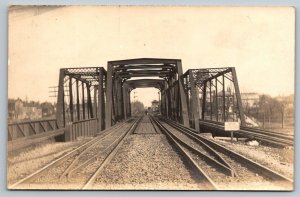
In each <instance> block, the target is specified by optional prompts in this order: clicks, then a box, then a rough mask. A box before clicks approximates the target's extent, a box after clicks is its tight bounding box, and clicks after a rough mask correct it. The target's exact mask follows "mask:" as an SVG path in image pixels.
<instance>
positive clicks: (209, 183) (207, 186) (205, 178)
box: [154, 119, 218, 190]
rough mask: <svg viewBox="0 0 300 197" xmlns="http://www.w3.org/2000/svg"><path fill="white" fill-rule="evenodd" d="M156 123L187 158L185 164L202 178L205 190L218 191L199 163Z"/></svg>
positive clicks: (168, 132) (166, 130)
mask: <svg viewBox="0 0 300 197" xmlns="http://www.w3.org/2000/svg"><path fill="white" fill-rule="evenodd" d="M154 122H155V123H156V124H157V126H158V127H159V128H160V129H161V131H163V133H164V134H165V135H166V136H167V138H168V139H169V141H170V143H171V144H172V145H173V146H175V148H176V149H177V150H178V151H179V152H180V153H181V155H182V156H183V158H185V162H187V164H189V165H190V166H191V167H192V169H193V170H194V172H196V173H197V175H198V177H199V178H200V177H201V183H204V186H205V189H207V190H217V189H218V187H217V185H216V184H215V183H214V182H213V180H211V178H210V177H209V176H208V175H207V174H206V173H205V172H204V170H203V169H202V168H201V167H200V166H199V165H198V164H197V162H196V161H195V160H194V159H193V158H192V156H191V155H190V153H188V151H186V150H185V149H184V148H183V147H182V145H180V143H179V142H178V141H177V139H176V138H175V137H174V136H173V135H172V134H171V132H170V131H168V129H166V128H165V127H164V126H163V125H162V124H161V123H160V122H159V121H157V120H155V119H154Z"/></svg>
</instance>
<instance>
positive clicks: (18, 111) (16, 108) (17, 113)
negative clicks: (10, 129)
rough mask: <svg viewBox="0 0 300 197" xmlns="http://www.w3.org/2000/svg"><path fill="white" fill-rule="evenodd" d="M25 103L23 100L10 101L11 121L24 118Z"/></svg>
mask: <svg viewBox="0 0 300 197" xmlns="http://www.w3.org/2000/svg"><path fill="white" fill-rule="evenodd" d="M23 106H24V103H23V101H22V100H21V99H19V98H18V99H8V118H9V119H10V120H15V119H18V118H19V117H21V116H22V109H23Z"/></svg>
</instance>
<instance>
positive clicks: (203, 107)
mask: <svg viewBox="0 0 300 197" xmlns="http://www.w3.org/2000/svg"><path fill="white" fill-rule="evenodd" d="M148 77H150V78H148ZM144 87H153V88H157V89H158V90H159V91H160V97H161V99H160V106H161V107H160V113H161V115H162V116H163V117H164V118H167V119H170V120H174V121H176V122H179V123H181V124H183V125H184V126H186V127H190V128H193V129H195V131H196V132H211V133H212V134H213V135H214V136H215V135H221V136H228V135H229V134H228V132H224V122H226V121H235V122H237V121H239V122H240V124H241V130H240V131H239V132H236V134H235V136H236V137H239V136H243V137H245V136H246V137H251V138H256V139H259V140H262V141H265V142H268V143H273V144H277V145H286V144H288V145H292V144H293V142H286V141H283V139H282V138H283V136H282V135H281V136H276V135H277V134H276V133H275V137H274V136H273V135H274V133H272V138H273V137H274V139H270V138H269V137H268V139H267V138H266V137H265V136H264V135H270V132H267V131H262V130H259V129H253V128H249V127H246V126H247V125H246V122H245V116H244V112H243V107H242V102H241V95H240V90H239V86H238V81H237V75H236V71H235V68H234V67H224V68H201V69H189V70H187V71H186V72H185V73H183V70H182V62H181V60H180V59H161V58H140V59H127V60H117V61H109V62H108V63H107V71H106V70H105V69H104V68H103V67H80V68H62V69H60V73H59V84H58V96H57V114H56V119H55V120H45V121H35V122H32V121H31V122H24V123H16V124H9V126H8V130H9V132H8V133H9V134H8V138H9V140H10V141H14V140H15V139H19V138H22V139H25V140H26V143H20V144H21V145H19V146H20V147H22V146H23V145H24V144H27V143H34V142H35V141H39V140H40V139H42V138H43V137H44V138H47V137H51V136H56V138H57V139H58V137H57V136H60V137H61V138H62V140H65V141H70V140H74V139H76V138H77V137H79V136H94V135H95V134H96V133H98V132H99V131H101V130H104V129H107V128H109V127H111V126H113V125H114V124H116V123H117V122H119V121H122V120H126V119H128V118H129V117H130V116H131V101H130V93H131V91H132V90H134V89H136V88H144ZM278 135H279V134H278ZM275 138H276V139H275ZM11 147H14V148H16V147H17V145H16V144H15V145H14V146H12V145H11Z"/></svg>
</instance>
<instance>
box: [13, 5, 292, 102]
mask: <svg viewBox="0 0 300 197" xmlns="http://www.w3.org/2000/svg"><path fill="white" fill-rule="evenodd" d="M294 14H295V13H294V9H293V8H291V7H285V8H280V7H268V8H267V7H223V8H222V7H150V6H149V7H137V6H130V7H128V6H121V7H119V6H95V7H92V6H68V7H58V8H56V9H53V8H46V7H40V8H39V9H38V8H22V7H17V8H13V9H12V11H11V12H10V14H9V67H8V71H9V92H8V96H9V98H17V97H20V98H22V99H24V98H25V97H26V96H27V97H28V99H29V100H39V101H52V102H53V101H54V99H53V98H49V95H50V93H49V89H48V87H49V86H57V84H58V74H59V68H62V67H88V66H103V67H105V68H106V65H107V61H110V60H119V59H129V58H130V59H131V58H143V57H150V58H176V59H182V64H183V69H184V72H185V71H186V70H187V69H189V68H205V67H225V66H235V67H236V70H237V76H238V81H239V85H240V89H241V92H258V93H267V94H270V95H272V96H277V95H288V94H292V93H294V67H295V66H294V61H295V58H294V56H295V51H294V48H295V45H294V44H295V39H294V37H295V15H294ZM157 92H158V90H155V89H150V88H147V89H137V90H136V96H137V99H138V100H140V101H143V102H144V103H145V104H146V105H149V104H150V102H151V101H152V100H153V99H158V94H157ZM132 100H133V98H132Z"/></svg>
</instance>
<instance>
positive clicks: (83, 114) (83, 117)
mask: <svg viewBox="0 0 300 197" xmlns="http://www.w3.org/2000/svg"><path fill="white" fill-rule="evenodd" d="M81 88H82V119H83V120H85V101H84V82H83V81H82V82H81Z"/></svg>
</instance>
